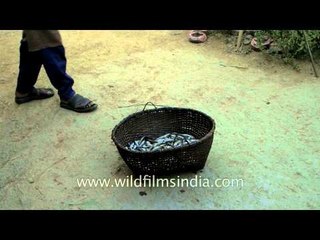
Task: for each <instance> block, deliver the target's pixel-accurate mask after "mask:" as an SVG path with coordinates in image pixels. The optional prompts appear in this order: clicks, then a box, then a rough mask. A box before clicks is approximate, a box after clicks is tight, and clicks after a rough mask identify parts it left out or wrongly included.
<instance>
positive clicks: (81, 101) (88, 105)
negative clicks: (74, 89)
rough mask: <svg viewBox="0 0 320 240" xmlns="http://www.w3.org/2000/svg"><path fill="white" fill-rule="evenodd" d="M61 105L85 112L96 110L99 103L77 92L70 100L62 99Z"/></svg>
mask: <svg viewBox="0 0 320 240" xmlns="http://www.w3.org/2000/svg"><path fill="white" fill-rule="evenodd" d="M60 107H62V108H65V109H69V110H72V111H75V112H80V113H83V112H92V111H94V110H96V109H97V107H98V105H97V104H96V103H94V102H92V101H91V100H89V99H88V98H85V97H83V96H81V95H80V94H75V95H74V96H73V97H72V98H70V99H69V100H68V101H63V100H61V102H60Z"/></svg>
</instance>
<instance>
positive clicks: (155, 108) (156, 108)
mask: <svg viewBox="0 0 320 240" xmlns="http://www.w3.org/2000/svg"><path fill="white" fill-rule="evenodd" d="M148 104H151V105H152V106H153V107H154V108H155V109H157V107H156V105H154V104H153V103H152V102H147V103H146V104H145V105H144V108H143V110H142V111H144V110H145V109H146V107H147V106H148Z"/></svg>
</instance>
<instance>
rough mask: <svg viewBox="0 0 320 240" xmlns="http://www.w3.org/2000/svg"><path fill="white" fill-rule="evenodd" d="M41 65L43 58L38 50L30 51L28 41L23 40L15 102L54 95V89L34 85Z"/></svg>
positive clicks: (19, 102)
mask: <svg viewBox="0 0 320 240" xmlns="http://www.w3.org/2000/svg"><path fill="white" fill-rule="evenodd" d="M41 65H42V63H41V58H40V56H39V54H38V52H29V51H28V43H27V42H26V41H21V45H20V63H19V74H18V79H17V87H16V93H15V102H16V103H17V104H22V103H26V102H30V101H32V100H40V99H45V98H50V97H52V96H53V95H54V92H53V90H52V89H47V88H35V87H34V85H35V83H36V82H37V79H38V76H39V72H40V69H41Z"/></svg>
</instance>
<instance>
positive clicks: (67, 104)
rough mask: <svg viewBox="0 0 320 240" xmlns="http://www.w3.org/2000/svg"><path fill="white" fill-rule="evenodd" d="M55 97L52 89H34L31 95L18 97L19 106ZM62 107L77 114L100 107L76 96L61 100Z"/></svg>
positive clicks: (78, 95)
mask: <svg viewBox="0 0 320 240" xmlns="http://www.w3.org/2000/svg"><path fill="white" fill-rule="evenodd" d="M53 95H54V92H53V90H52V89H50V88H34V89H33V90H32V92H31V93H29V94H28V95H26V96H23V97H16V98H15V101H16V103H17V104H23V103H27V102H30V101H33V100H41V99H46V98H50V97H52V96H53ZM60 107H62V108H66V109H69V110H72V111H75V112H92V111H94V110H96V109H97V107H98V105H97V104H96V103H93V102H92V101H91V100H89V99H88V98H85V97H83V96H81V95H80V94H75V95H74V96H73V97H72V98H70V99H69V100H68V101H63V100H61V102H60Z"/></svg>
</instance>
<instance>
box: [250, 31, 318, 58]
mask: <svg viewBox="0 0 320 240" xmlns="http://www.w3.org/2000/svg"><path fill="white" fill-rule="evenodd" d="M306 33H307V36H308V37H307V40H308V42H309V46H310V49H311V51H317V50H319V49H320V31H319V30H306ZM255 36H256V37H257V42H258V46H260V47H261V45H262V43H263V42H264V41H265V39H266V38H271V39H272V40H273V42H274V43H275V44H276V45H277V48H278V49H280V50H281V52H282V55H283V57H284V58H287V59H290V58H301V57H305V56H307V55H308V49H307V46H306V42H305V38H304V35H303V30H259V31H256V32H255Z"/></svg>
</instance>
